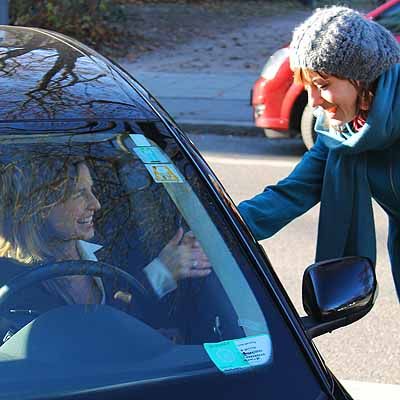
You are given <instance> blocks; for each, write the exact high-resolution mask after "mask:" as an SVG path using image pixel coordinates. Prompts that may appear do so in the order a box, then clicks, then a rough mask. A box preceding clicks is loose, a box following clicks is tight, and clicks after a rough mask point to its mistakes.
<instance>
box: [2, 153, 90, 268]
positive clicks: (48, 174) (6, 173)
mask: <svg viewBox="0 0 400 400" xmlns="http://www.w3.org/2000/svg"><path fill="white" fill-rule="evenodd" d="M82 162H84V160H82V159H80V158H77V157H70V158H68V159H66V158H60V157H55V156H43V155H41V156H38V157H36V158H31V159H28V160H22V161H14V162H10V163H8V164H6V165H3V167H2V168H1V171H0V257H9V258H14V259H15V260H17V261H20V262H24V263H34V262H40V261H43V260H45V259H48V258H51V257H52V256H53V252H52V250H51V243H50V242H49V237H48V235H49V232H48V227H47V217H48V215H49V213H50V211H51V210H52V208H53V207H54V206H56V205H57V204H59V203H61V202H64V201H65V200H66V199H68V198H69V197H70V196H71V194H72V193H73V190H74V187H75V185H76V182H77V178H78V171H77V165H78V164H79V163H82Z"/></svg>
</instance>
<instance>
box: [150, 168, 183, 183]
mask: <svg viewBox="0 0 400 400" xmlns="http://www.w3.org/2000/svg"><path fill="white" fill-rule="evenodd" d="M144 166H145V167H146V168H147V170H148V171H149V172H150V175H151V176H152V177H153V179H154V181H155V182H157V183H183V179H182V177H181V175H180V173H179V172H178V170H177V169H176V167H175V166H174V165H173V164H145V165H144Z"/></svg>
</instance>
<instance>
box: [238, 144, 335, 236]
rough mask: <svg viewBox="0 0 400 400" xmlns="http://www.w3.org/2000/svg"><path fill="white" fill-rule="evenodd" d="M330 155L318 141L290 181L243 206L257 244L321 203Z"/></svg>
mask: <svg viewBox="0 0 400 400" xmlns="http://www.w3.org/2000/svg"><path fill="white" fill-rule="evenodd" d="M327 155H328V150H327V148H326V147H325V146H324V145H323V144H322V142H321V141H320V140H317V142H316V144H315V145H314V147H312V148H311V150H310V151H308V152H307V153H306V154H305V155H304V156H303V158H302V160H301V161H300V163H299V164H297V166H296V167H295V169H294V170H293V171H292V173H291V174H290V175H289V176H288V177H287V178H285V179H283V180H281V181H279V182H278V183H277V184H276V185H273V186H268V187H266V188H265V190H264V191H263V192H262V193H260V194H258V195H256V196H254V197H253V198H252V199H250V200H245V201H243V202H242V203H240V204H239V206H238V208H239V212H240V214H241V215H242V217H243V219H244V220H245V222H246V223H247V224H248V226H249V228H250V230H251V231H252V233H253V234H254V236H255V238H256V239H257V240H262V239H266V238H268V237H270V236H272V235H273V234H275V233H276V232H278V231H279V230H280V229H282V228H283V227H284V226H285V225H286V224H288V223H289V222H290V221H292V220H293V219H295V218H296V217H298V216H299V215H301V214H303V213H305V212H306V211H307V210H309V209H310V208H311V207H313V206H314V205H315V204H317V203H318V202H319V201H320V199H321V189H322V182H323V177H324V173H325V165H326V158H327Z"/></svg>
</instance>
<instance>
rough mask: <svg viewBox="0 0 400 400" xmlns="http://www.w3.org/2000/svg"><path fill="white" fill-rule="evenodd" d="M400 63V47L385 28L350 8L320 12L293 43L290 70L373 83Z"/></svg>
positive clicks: (299, 30)
mask: <svg viewBox="0 0 400 400" xmlns="http://www.w3.org/2000/svg"><path fill="white" fill-rule="evenodd" d="M399 62H400V46H399V44H398V43H397V41H396V39H395V38H394V36H393V35H392V34H391V33H390V32H389V31H388V30H387V29H385V28H384V27H383V26H382V25H379V24H378V23H376V22H373V21H371V20H368V19H366V18H365V17H364V16H362V15H361V14H360V13H358V12H357V11H355V10H352V9H350V8H347V7H339V6H333V7H327V8H319V9H317V10H316V11H315V12H314V13H313V15H311V16H310V17H309V18H307V19H306V20H305V21H304V22H303V23H302V24H301V25H299V26H298V27H297V28H296V29H295V30H294V33H293V39H292V42H291V44H290V67H291V69H292V70H295V69H297V68H307V69H310V70H312V71H316V72H325V73H327V74H329V75H336V76H338V77H340V78H346V79H355V80H360V81H364V82H372V81H374V80H375V79H376V78H377V77H378V76H379V75H380V74H382V73H383V72H384V71H386V70H387V69H389V68H390V67H391V66H392V65H393V64H396V63H399Z"/></svg>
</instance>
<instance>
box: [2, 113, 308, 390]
mask: <svg viewBox="0 0 400 400" xmlns="http://www.w3.org/2000/svg"><path fill="white" fill-rule="evenodd" d="M0 168H1V175H0V177H1V178H0V179H1V184H0V203H1V204H0V286H1V288H0V308H1V315H0V317H1V318H0V370H1V371H2V373H1V374H0V376H2V377H3V379H4V385H3V381H2V387H3V389H4V393H8V392H7V390H9V391H10V393H14V392H13V390H14V391H15V390H17V391H18V393H19V394H20V395H21V393H23V392H24V391H26V393H31V392H35V390H40V391H41V393H43V391H45V393H58V392H59V391H60V390H63V389H62V388H67V387H68V388H71V387H73V388H90V387H97V386H99V385H104V384H105V382H114V383H118V382H119V383H121V382H125V381H126V379H128V378H127V376H129V381H131V382H132V381H141V380H143V379H150V378H151V379H162V378H163V377H166V376H172V375H173V376H176V375H179V374H185V373H187V372H188V371H197V372H201V371H203V373H204V371H209V372H210V371H214V373H215V372H219V373H221V374H223V375H226V376H228V375H230V374H236V373H241V372H246V371H252V370H253V369H255V370H257V369H261V370H263V369H266V370H268V371H269V370H272V371H273V370H274V366H275V368H277V367H278V366H279V369H281V368H282V367H281V366H282V365H283V364H282V363H286V362H287V357H288V354H290V357H293V356H295V355H296V354H297V353H298V351H299V350H298V349H297V347H296V345H295V342H294V341H292V340H290V341H289V343H287V344H285V345H284V346H282V350H281V351H279V355H278V354H276V353H275V348H276V345H277V343H278V341H280V340H283V339H282V338H284V337H290V334H289V332H286V331H282V332H281V333H280V334H279V335H276V334H274V333H273V332H272V331H271V326H270V323H271V321H274V320H279V321H280V322H275V323H274V325H275V328H274V329H278V331H281V330H282V329H283V328H282V327H283V326H284V322H283V320H281V318H280V317H278V314H279V313H278V311H277V310H276V309H274V307H272V306H271V304H272V303H269V304H268V305H267V304H266V303H268V301H270V300H267V297H266V293H265V289H263V288H262V286H261V284H260V281H259V279H258V278H257V277H256V275H255V273H254V271H252V266H251V263H249V260H248V258H247V256H246V255H245V253H244V252H243V250H242V249H241V248H240V246H238V242H237V240H236V239H235V236H234V235H233V234H232V231H231V229H230V228H229V226H228V225H227V223H226V221H224V218H223V216H221V210H220V209H219V206H218V204H217V203H216V202H215V200H214V199H213V198H212V196H211V194H210V192H209V189H208V188H207V186H206V185H205V183H204V182H203V180H202V178H201V176H200V175H199V174H198V172H197V170H196V168H195V167H194V165H193V164H192V162H191V161H189V160H188V159H187V157H186V156H185V155H184V154H183V152H182V151H181V150H180V148H179V146H178V144H177V142H176V141H175V140H174V139H173V138H172V137H170V136H169V134H168V133H167V131H165V129H163V126H162V125H157V124H154V123H152V122H148V123H146V122H143V121H142V122H140V121H139V122H138V123H137V125H136V128H135V129H134V130H132V129H127V130H126V131H123V132H120V133H116V132H115V130H113V131H112V132H110V134H109V135H107V134H106V133H105V132H102V133H99V134H96V133H90V134H87V135H85V134H78V135H71V134H61V133H57V134H48V135H31V136H28V135H25V136H18V135H15V136H13V137H12V140H11V139H10V138H9V139H7V137H6V136H3V137H2V138H1V140H0ZM267 310H268V311H267ZM276 324H278V325H279V328H277V327H276V326H278V325H276ZM284 329H287V328H284ZM285 340H287V339H285ZM295 358H296V357H295ZM300 359H301V358H300V356H298V357H297V360H300ZM293 362H294V363H296V362H299V361H296V359H295V360H294V361H293ZM127 374H128V375H127ZM302 374H304V377H301V376H303V375H302ZM296 376H297V377H296V379H297V378H298V379H299V384H301V385H302V384H303V382H304V380H305V379H309V378H310V376H311V375H310V371H309V370H308V368H303V369H302V370H301V373H300V374H298V375H296ZM271 377H273V373H272V372H271ZM300 378H301V379H300ZM0 379H1V378H0ZM271 379H272V378H271ZM300 381H301V383H300ZM35 388H36V389H35ZM21 398H22V397H21Z"/></svg>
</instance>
